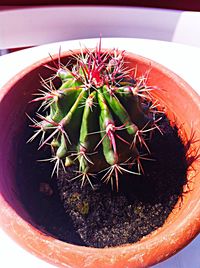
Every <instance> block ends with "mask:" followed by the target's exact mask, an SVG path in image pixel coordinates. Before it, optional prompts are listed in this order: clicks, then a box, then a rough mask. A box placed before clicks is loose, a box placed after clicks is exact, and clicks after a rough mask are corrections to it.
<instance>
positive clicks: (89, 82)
mask: <svg viewBox="0 0 200 268" xmlns="http://www.w3.org/2000/svg"><path fill="white" fill-rule="evenodd" d="M124 56H125V52H124V51H122V52H120V51H118V50H116V49H113V50H111V51H108V52H107V51H102V50H101V43H100V44H99V46H97V47H96V48H95V49H94V50H88V49H86V50H85V51H82V52H81V53H80V54H79V55H74V54H72V62H73V64H71V65H70V64H68V65H66V66H65V65H63V64H61V63H60V58H59V60H58V64H57V63H56V62H55V61H54V60H53V59H52V63H53V64H54V65H55V67H50V66H47V67H48V68H50V69H52V70H53V71H55V75H54V76H53V77H52V78H50V79H47V80H44V79H42V85H43V88H44V89H43V90H40V93H38V95H39V96H37V98H35V99H34V100H32V102H37V101H42V104H41V106H40V109H41V108H43V109H44V110H46V111H48V115H47V116H43V115H41V114H39V113H37V114H36V115H37V117H38V118H39V121H38V120H36V119H31V120H32V122H33V125H32V127H34V128H36V131H35V133H34V135H33V136H32V137H31V138H30V140H29V141H32V140H33V139H34V138H35V137H36V136H38V134H40V133H41V134H42V138H41V141H40V146H39V149H40V148H42V147H43V146H44V145H46V144H50V145H51V148H52V152H53V156H52V157H51V158H49V159H47V160H50V161H55V165H54V169H53V172H52V175H53V174H54V172H56V173H57V175H58V171H59V168H60V167H62V168H63V169H64V170H65V169H66V167H68V166H69V165H72V164H76V163H77V164H78V167H79V168H78V171H76V172H77V174H76V175H75V176H74V178H73V179H80V180H81V186H83V185H84V184H85V183H86V182H89V183H90V185H91V186H92V187H93V183H92V177H93V176H95V175H96V174H101V176H100V178H101V179H102V180H103V181H104V182H111V184H112V187H114V183H115V187H116V189H117V190H118V187H119V186H118V184H119V174H122V173H124V172H128V173H133V174H138V175H139V174H140V173H141V172H142V171H143V168H142V165H141V159H147V158H145V157H143V156H142V155H140V149H141V146H144V147H145V148H146V150H147V152H148V153H149V148H148V146H147V144H146V142H145V135H146V133H147V132H150V131H152V130H153V129H155V128H158V129H159V127H158V125H157V122H158V119H157V120H156V119H155V113H157V109H156V105H154V104H153V105H152V103H153V100H152V96H151V91H152V90H153V89H154V88H153V87H151V86H149V85H147V78H146V76H145V75H143V76H140V77H137V73H136V71H135V70H128V69H127V68H126V65H125V62H124ZM56 77H57V78H59V79H60V82H61V85H60V86H59V87H58V88H56V87H55V85H54V79H55V78H56ZM159 130H160V129H159ZM44 161H46V160H44ZM135 167H136V168H135Z"/></svg>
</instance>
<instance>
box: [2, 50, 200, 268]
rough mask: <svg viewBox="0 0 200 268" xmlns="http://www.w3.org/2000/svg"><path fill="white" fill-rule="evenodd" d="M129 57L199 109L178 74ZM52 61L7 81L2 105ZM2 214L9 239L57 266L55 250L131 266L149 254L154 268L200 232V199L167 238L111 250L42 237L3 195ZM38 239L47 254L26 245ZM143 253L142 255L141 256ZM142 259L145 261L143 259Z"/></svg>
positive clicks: (157, 235)
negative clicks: (158, 73)
mask: <svg viewBox="0 0 200 268" xmlns="http://www.w3.org/2000/svg"><path fill="white" fill-rule="evenodd" d="M79 51H80V50H74V51H73V53H77V52H79ZM70 53H71V52H70V51H66V52H63V53H61V57H66V56H68V55H70ZM126 56H128V57H130V58H132V59H134V60H136V61H144V62H148V63H149V62H150V63H151V67H153V68H154V67H155V68H157V69H159V70H161V72H164V73H165V74H166V75H167V76H168V77H169V78H170V79H174V80H176V81H177V83H180V84H181V86H182V88H183V90H184V91H185V92H186V94H187V95H188V96H190V98H191V99H192V100H193V102H194V105H195V106H197V107H198V109H199V110H200V96H199V95H198V94H197V93H196V92H195V91H194V90H193V89H192V88H191V87H190V86H189V85H188V84H187V83H186V82H185V81H183V79H182V78H180V77H179V76H178V75H176V74H175V73H173V72H172V71H170V70H169V69H167V68H166V67H164V66H163V65H161V64H159V63H157V62H155V61H153V60H150V59H147V58H145V57H143V56H139V55H136V54H133V53H131V52H126ZM56 57H58V54H55V55H53V58H56ZM49 61H50V58H49V57H46V58H44V59H42V60H39V61H37V62H35V63H34V64H32V65H31V66H29V67H27V68H25V69H24V70H23V71H21V72H19V73H18V75H16V76H15V77H14V78H12V79H11V80H10V81H9V82H7V83H6V85H4V86H3V88H2V89H1V91H0V103H1V100H2V99H3V98H4V96H5V95H6V94H7V93H8V92H9V90H10V88H12V87H13V86H14V85H15V83H17V82H18V81H20V80H21V79H22V78H23V77H25V76H26V75H27V74H28V73H29V72H31V71H33V70H34V69H37V68H38V67H39V66H40V65H44V64H46V63H47V62H49ZM0 211H1V214H0V215H1V216H0V225H1V227H2V229H3V230H4V231H5V232H6V233H7V234H8V235H9V236H11V237H12V238H13V239H14V240H16V241H17V242H18V243H19V244H20V245H21V246H22V247H23V248H25V249H28V250H29V251H31V252H32V253H33V254H35V255H37V256H39V257H41V258H42V259H45V260H47V261H49V262H51V263H54V264H57V261H56V260H55V259H54V257H51V254H50V252H51V251H52V249H53V250H55V252H57V253H55V255H58V253H59V254H61V255H64V254H65V252H66V251H68V252H71V254H74V252H76V253H77V254H78V255H79V254H81V252H83V253H84V254H85V258H89V256H90V255H91V254H93V255H95V256H96V258H107V259H108V260H109V259H110V256H111V255H112V256H113V258H116V259H117V258H119V259H120V256H122V255H124V256H127V257H128V258H129V259H130V263H131V261H132V260H134V259H137V258H139V257H140V256H143V255H144V254H146V255H147V256H148V257H147V260H146V261H145V263H146V264H147V265H152V264H155V263H157V262H159V261H160V260H164V259H166V258H168V257H169V256H171V255H173V254H175V253H176V252H177V251H178V250H180V249H181V248H183V247H184V246H185V245H187V244H188V243H189V242H190V241H191V240H192V239H193V238H194V237H195V236H196V235H197V234H198V233H199V231H200V199H199V201H198V202H197V203H196V204H195V205H194V206H193V208H192V210H191V213H190V214H188V215H187V217H186V218H185V219H184V221H183V222H182V223H181V224H179V225H178V226H173V228H171V227H170V225H169V226H167V227H166V229H164V231H165V230H166V231H168V233H167V235H166V231H165V236H163V227H160V228H158V229H157V230H155V231H153V232H152V233H151V234H149V235H147V236H145V237H144V238H142V239H141V240H140V241H138V242H136V243H134V244H126V245H123V246H117V247H110V248H92V247H85V246H78V245H73V244H69V243H66V242H62V241H60V240H57V239H55V238H53V237H50V236H47V235H45V234H43V233H42V232H41V231H39V230H37V229H36V228H35V227H33V226H32V225H30V224H29V223H28V222H26V221H25V220H23V219H22V218H21V217H20V216H19V215H18V214H17V213H16V212H15V211H14V210H13V209H12V208H11V207H10V206H9V204H8V203H7V202H6V201H5V200H4V198H3V196H2V195H1V194H0ZM191 219H193V220H192V222H193V223H192V222H191ZM9 221H10V222H13V223H12V224H16V225H17V226H18V228H19V230H22V229H23V232H24V233H25V234H24V236H23V237H22V236H21V235H20V234H19V233H17V232H16V230H15V229H14V228H13V229H12V228H10V226H9V225H8V224H7V223H8V222H9ZM183 233H187V234H188V235H187V237H185V238H183V237H182V234H183ZM175 234H176V235H175ZM36 237H37V239H36V240H37V241H36V242H35V243H34V245H35V246H36V245H37V243H38V244H41V245H44V244H46V250H45V253H46V255H44V252H41V251H40V249H39V247H38V248H36V247H33V244H29V243H27V241H29V240H30V241H32V240H33V239H35V238H36ZM24 238H25V240H24ZM147 241H148V243H147ZM171 242H173V243H171ZM169 244H170V247H169ZM161 245H162V254H160V253H159V254H160V256H157V258H156V260H152V256H156V251H158V249H159V247H161ZM150 251H155V252H154V253H153V254H152V253H150ZM141 252H142V254H143V255H141ZM144 252H145V253H144ZM141 259H143V257H142V258H141ZM63 260H64V256H63ZM109 261H110V260H109ZM141 263H142V262H141ZM62 265H64V266H63V267H68V266H66V265H65V264H62ZM62 265H61V266H62ZM145 266H146V265H145ZM145 266H144V267H145ZM77 267H78V266H77ZM99 267H101V266H99ZM102 267H103V266H102ZM120 267H121V266H120Z"/></svg>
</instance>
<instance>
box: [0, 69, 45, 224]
mask: <svg viewBox="0 0 200 268" xmlns="http://www.w3.org/2000/svg"><path fill="white" fill-rule="evenodd" d="M45 73H46V71H44V68H36V69H34V70H33V71H31V73H27V74H26V75H25V76H24V74H23V73H22V74H20V75H19V76H16V77H15V78H14V79H13V81H10V84H9V85H10V86H11V88H10V89H9V91H7V92H6V90H7V88H6V87H5V90H4V89H3V93H4V92H5V93H6V94H4V97H3V98H2V100H1V102H0V125H1V126H2V131H1V133H0V148H1V150H0V163H1V164H0V193H1V195H2V197H3V199H4V200H5V201H6V202H7V203H8V205H9V206H10V207H11V208H12V209H13V210H14V211H15V212H17V214H18V215H19V216H20V217H22V218H23V219H25V220H27V221H28V222H31V217H30V215H28V213H27V212H26V210H25V209H24V207H23V204H22V203H21V200H20V198H19V193H18V190H17V189H18V187H17V179H18V178H17V176H16V169H17V164H16V163H19V161H18V160H19V159H17V158H18V157H20V150H21V149H22V148H21V147H20V140H21V139H22V137H23V135H24V131H25V128H27V127H28V124H29V123H30V122H28V120H27V116H26V113H28V114H29V112H30V111H31V110H32V109H33V107H34V105H30V104H29V101H30V100H31V99H32V98H33V96H32V94H33V92H34V91H36V90H37V89H38V88H40V87H41V85H40V82H39V81H40V78H39V74H41V75H42V74H44V76H45ZM8 88H9V86H8ZM22 165H23V163H22Z"/></svg>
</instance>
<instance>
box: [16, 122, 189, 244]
mask: <svg viewBox="0 0 200 268" xmlns="http://www.w3.org/2000/svg"><path fill="white" fill-rule="evenodd" d="M161 129H162V132H163V135H161V134H160V133H159V131H154V134H153V135H152V137H151V142H150V143H149V144H148V146H149V149H150V151H151V158H152V159H153V160H151V161H147V160H144V161H142V166H143V168H144V170H145V174H143V175H140V176H138V175H132V174H125V175H122V177H121V178H120V179H119V191H118V192H116V191H112V190H111V187H110V185H109V184H102V183H99V180H98V178H97V179H95V180H94V181H93V184H94V187H95V190H93V189H92V188H91V186H90V185H89V184H87V185H86V186H85V187H83V188H82V189H81V188H80V184H81V182H80V181H79V180H74V181H69V179H70V178H72V177H74V170H75V169H76V167H74V166H72V167H70V168H68V171H67V174H66V173H64V172H62V171H60V174H59V177H58V178H57V179H56V178H53V179H51V180H50V179H49V177H50V176H51V170H52V167H51V165H50V164H48V163H44V162H37V161H36V159H42V158H45V156H44V151H42V152H40V151H38V152H36V153H35V154H33V152H34V151H35V149H34V148H35V146H37V142H36V143H32V144H29V145H28V146H27V145H26V147H25V148H24V147H23V149H22V150H21V153H20V156H19V160H20V161H19V168H18V174H19V176H18V187H19V192H20V197H21V199H22V201H23V204H24V207H25V209H26V210H27V211H28V213H29V215H31V223H32V224H33V225H35V226H36V227H37V228H38V229H40V230H42V231H43V232H45V233H47V234H50V235H52V236H54V237H56V238H58V239H60V240H63V241H66V242H69V243H72V244H78V245H86V246H92V247H109V246H117V245H121V244H126V243H133V242H136V241H138V240H140V239H141V238H142V237H143V236H144V235H147V234H149V233H151V232H152V231H153V230H155V229H157V228H158V227H160V226H162V225H163V223H164V222H165V220H166V218H167V217H168V215H169V214H170V212H171V211H172V209H173V208H174V206H175V204H176V203H177V200H178V198H179V197H180V195H181V194H182V192H183V185H184V184H186V171H187V162H186V158H185V150H184V146H183V144H182V142H181V140H180V138H179V136H178V133H177V129H176V128H175V127H174V128H172V127H171V126H170V125H169V122H168V120H167V119H163V120H162V123H161ZM30 133H31V132H30ZM30 133H27V134H26V137H25V139H27V136H29V137H30ZM49 153H50V152H49V149H48V148H47V149H46V154H47V158H48V157H49ZM24 166H25V167H26V169H25V170H24ZM22 167H23V169H22Z"/></svg>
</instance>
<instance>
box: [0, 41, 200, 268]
mask: <svg viewBox="0 0 200 268" xmlns="http://www.w3.org/2000/svg"><path fill="white" fill-rule="evenodd" d="M38 74H40V76H41V79H40V82H39V79H37V80H36V78H37V77H38ZM22 85H23V88H24V90H21V87H22ZM11 87H14V88H15V92H17V93H16V94H17V95H16V96H18V100H20V101H19V103H21V102H22V100H21V97H22V96H24V97H23V103H24V105H19V106H17V107H18V108H17V107H16V110H17V109H18V110H19V111H20V114H21V117H22V118H23V119H21V122H23V124H24V122H26V123H25V124H26V125H27V118H26V117H24V114H25V113H26V114H27V116H28V121H29V123H30V122H31V123H30V125H31V127H32V128H34V130H35V132H34V134H33V135H31V137H29V140H28V141H29V142H31V144H30V145H26V147H27V148H31V155H35V156H36V157H38V155H39V156H40V157H41V158H40V159H39V162H38V163H37V167H40V166H41V167H42V170H45V172H46V169H48V172H47V173H48V174H50V175H51V176H52V177H53V180H50V179H49V178H48V180H49V181H46V182H45V183H44V182H42V181H40V187H39V188H37V190H38V189H39V190H38V192H40V193H39V194H40V195H41V193H42V194H44V193H45V194H46V197H45V198H44V196H43V197H42V198H43V199H44V200H45V201H44V202H45V204H46V203H47V201H48V200H50V199H51V198H53V197H54V196H55V192H56V194H57V196H56V198H58V196H59V200H60V199H61V202H62V206H63V207H64V211H65V212H64V214H66V215H67V217H69V218H70V220H69V221H68V225H66V226H65V231H64V232H65V234H66V233H67V235H66V236H59V235H58V236H56V235H55V232H54V233H53V232H51V231H52V230H51V231H50V229H45V227H44V226H42V228H41V226H38V224H36V222H34V216H33V215H27V211H26V210H25V211H24V204H23V205H21V204H19V203H17V205H16V209H15V210H16V211H17V212H18V214H19V215H20V219H22V220H21V221H20V222H19V221H18V220H16V221H15V218H14V222H13V226H15V227H14V229H17V228H18V229H19V230H23V232H24V227H25V228H27V232H26V234H25V236H26V239H28V240H29V243H28V244H27V243H26V242H25V243H24V242H23V239H22V237H20V236H19V234H18V233H17V232H13V233H12V234H11V235H12V236H13V237H15V239H16V238H17V240H18V241H19V242H20V243H21V244H23V246H25V247H26V248H31V251H32V252H33V253H35V254H37V255H39V256H40V257H42V258H45V259H46V260H48V261H50V262H52V263H54V264H56V265H58V266H59V267H95V266H96V267H99V268H101V267H118V268H122V267H125V266H126V267H133V266H134V267H147V266H149V265H152V264H155V263H157V262H159V261H161V260H163V259H165V258H167V257H168V256H170V255H172V254H174V253H175V252H176V251H177V250H179V249H181V248H182V247H183V246H184V245H186V244H187V243H188V242H189V241H190V240H191V238H193V237H194V236H195V235H196V234H197V233H198V232H199V227H200V222H199V214H200V211H199V206H198V202H199V200H198V193H199V190H198V188H196V187H195V188H193V189H192V191H191V190H190V189H191V185H193V182H195V184H196V185H198V183H199V180H198V178H199V173H198V167H197V164H196V162H197V158H198V152H197V151H198V150H197V148H198V146H199V140H198V137H199V132H198V131H197V132H196V128H195V129H192V128H191V127H190V126H189V125H190V121H191V120H193V119H192V118H193V117H192V115H191V112H190V111H191V107H192V109H193V114H195V115H196V117H197V118H198V116H197V115H198V114H199V107H198V104H197V103H199V97H198V96H197V95H196V94H195V93H194V92H193V91H192V90H191V88H190V87H189V86H188V85H187V84H186V83H185V82H184V81H182V79H180V78H179V77H177V76H176V75H175V74H173V73H171V72H170V71H168V70H166V69H165V68H164V67H162V66H160V65H159V64H157V63H154V62H152V61H150V60H148V59H144V58H142V57H140V56H136V55H132V54H129V53H127V52H125V51H118V50H117V49H113V50H104V49H102V48H101V41H100V43H99V45H98V46H97V47H96V48H95V49H83V50H79V51H70V52H67V53H61V52H60V53H59V54H58V55H55V56H51V57H50V59H44V60H42V61H41V62H39V63H37V64H36V65H34V66H32V67H31V68H30V70H27V72H25V74H24V73H23V74H21V76H20V77H19V78H17V82H15V84H14V82H13V85H11ZM27 88H28V91H27ZM37 88H39V91H38V90H37ZM172 89H173V90H172ZM9 90H10V85H9ZM25 92H26V93H25ZM191 92H192V93H191ZM33 94H34V95H36V96H35V97H34V98H33ZM11 95H12V94H11ZM11 95H10V96H11ZM174 96H178V98H179V103H178V104H177V103H176V100H175V97H174ZM8 99H9V97H8ZM185 99H187V105H185V106H184V107H185V111H187V113H185V114H186V115H185V114H184V115H183V114H182V111H181V110H182V107H183V103H184V101H185ZM9 100H10V99H9ZM30 102H31V103H32V105H34V107H35V108H37V112H35V109H34V111H32V108H30V107H32V105H30V104H29V105H28V108H27V105H26V104H27V103H30ZM6 103H7V104H6ZM8 103H9V104H10V102H9V101H8V100H7V101H6V99H5V101H4V102H3V104H4V106H6V105H7V106H8ZM14 103H18V102H14ZM16 105H18V104H16ZM7 106H6V107H7ZM1 107H2V106H1ZM22 107H23V108H22ZM30 110H31V111H30ZM31 113H32V115H30V114H31ZM195 120H196V119H195ZM183 122H184V123H185V126H184V127H185V128H184V129H183V127H182V124H183ZM199 124H200V122H199V121H198V119H197V120H196V121H195V125H196V126H198V125H199ZM20 126H21V125H20V124H18V127H17V129H18V130H19V129H20ZM31 131H32V130H31ZM193 131H194V133H195V134H194V135H191V133H193ZM6 133H7V132H6ZM15 133H16V132H15V131H14V132H13V134H12V135H15ZM9 135H11V134H9ZM39 136H40V141H39V150H35V153H34V154H33V151H32V147H29V146H33V147H35V145H36V144H37V143H38V137H39ZM23 141H24V140H23ZM32 144H33V145H32ZM163 146H164V147H163ZM6 150H7V149H6ZM22 159H23V161H21V162H20V166H24V165H26V164H27V165H28V169H29V167H30V166H31V165H33V162H30V159H31V158H30V157H27V162H26V159H25V158H21V160H22ZM46 162H47V163H46ZM191 167H192V168H193V169H192V168H191ZM5 168H6V167H5ZM49 168H51V171H49ZM5 170H6V169H5ZM194 170H195V171H197V172H195V171H194ZM194 173H195V174H194ZM25 174H26V173H25ZM27 174H29V175H30V177H31V174H30V172H29V173H27ZM41 174H43V175H42V176H44V174H45V173H41ZM7 177H9V178H10V179H8V181H9V183H10V185H11V184H12V175H11V174H8V175H7ZM19 177H20V176H19ZM24 178H25V179H24V180H23V183H21V186H20V187H22V188H23V191H24V193H25V192H27V193H26V194H27V200H28V199H30V193H29V192H28V190H27V189H28V188H27V185H28V184H31V183H30V180H27V179H26V178H27V176H24ZM26 181H27V182H26ZM13 184H14V183H13ZM31 185H32V184H31ZM42 185H43V186H42ZM2 187H3V188H4V189H5V193H6V194H5V195H7V196H10V192H9V189H8V188H6V187H4V184H3V186H2ZM31 187H32V186H31ZM10 188H11V187H10ZM7 189H8V190H7ZM20 189H21V188H20ZM188 189H189V190H188ZM20 193H21V192H20ZM37 198H38V196H37ZM39 198H40V197H39ZM7 199H9V198H7ZM43 199H39V201H38V204H39V205H40V206H41V207H42V206H43V204H41V203H40V201H41V200H43ZM9 200H10V201H9V202H10V203H12V202H11V201H12V198H10V199H9ZM136 200H137V201H136ZM51 202H52V201H50V202H49V203H51ZM191 202H193V204H194V207H193V209H192V210H188V209H189V206H188V204H191ZM30 206H31V207H32V206H33V204H31V205H30ZM30 206H29V207H30ZM38 209H39V207H38ZM51 209H52V208H51V207H50V206H47V207H45V208H44V210H42V208H41V214H44V213H46V211H47V212H48V211H50V210H51ZM8 210H9V209H8ZM2 211H3V212H2V213H4V214H5V210H2ZM28 212H29V213H30V211H28ZM50 214H51V215H52V216H51V220H52V221H53V220H54V218H55V217H56V215H57V214H56V211H55V210H54V212H53V213H52V212H51V211H50ZM46 215H47V214H45V217H46ZM160 215H161V216H160ZM12 216H13V210H12V212H11V213H7V214H6V215H5V217H4V221H2V222H3V224H4V223H5V224H4V226H7V225H6V222H8V221H9V220H11V218H12ZM15 217H16V216H15ZM43 217H44V215H43ZM63 219H64V218H62V219H61V221H63V222H64V223H63V224H66V221H65V220H63ZM183 219H184V220H185V224H183V222H182V221H183ZM27 222H29V223H27ZM30 223H31V225H30ZM40 225H42V224H41V223H40ZM71 225H72V226H73V228H72V227H71ZM33 226H35V227H36V228H35V227H33ZM6 228H7V227H5V229H6ZM53 228H54V229H55V226H53ZM38 229H40V231H38ZM67 229H69V230H70V231H67ZM191 230H192V231H191ZM41 231H42V232H41ZM59 231H60V229H59ZM20 232H21V231H20ZM60 232H61V231H60ZM71 232H74V233H75V235H74V237H75V238H76V239H74V237H71V234H70V233H71ZM77 236H78V239H77ZM55 238H57V239H55ZM58 238H59V239H58ZM60 240H63V241H64V242H63V241H60ZM74 244H77V245H74ZM44 245H48V246H44ZM98 248H100V249H98ZM52 250H53V251H52Z"/></svg>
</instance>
